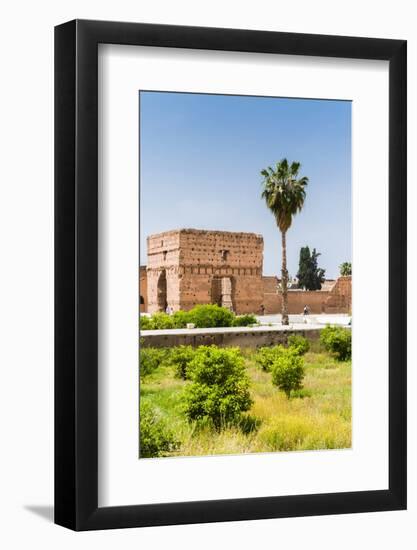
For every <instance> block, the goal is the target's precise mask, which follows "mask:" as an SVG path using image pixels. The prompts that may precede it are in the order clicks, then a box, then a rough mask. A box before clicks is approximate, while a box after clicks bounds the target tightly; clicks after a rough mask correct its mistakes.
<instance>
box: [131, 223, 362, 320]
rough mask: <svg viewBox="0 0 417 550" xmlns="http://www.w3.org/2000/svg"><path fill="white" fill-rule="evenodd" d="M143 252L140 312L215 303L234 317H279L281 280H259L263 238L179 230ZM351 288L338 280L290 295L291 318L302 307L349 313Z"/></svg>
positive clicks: (150, 240) (152, 242) (154, 238)
mask: <svg viewBox="0 0 417 550" xmlns="http://www.w3.org/2000/svg"><path fill="white" fill-rule="evenodd" d="M147 246H148V265H147V267H146V268H145V266H141V268H140V289H141V290H140V292H141V296H142V297H143V298H144V303H143V304H141V312H143V311H148V312H149V313H154V312H156V311H165V310H166V309H167V307H169V309H170V310H171V311H178V310H180V309H181V310H185V311H187V310H189V309H191V308H193V307H194V306H196V305H198V304H213V303H217V304H218V305H222V306H224V307H228V308H230V309H232V310H233V311H234V312H235V313H237V314H242V313H255V314H260V313H262V311H264V313H265V314H274V313H281V303H282V298H281V294H280V292H279V279H278V278H277V277H275V276H263V275H262V269H263V237H262V236H261V235H257V234H255V233H241V232H230V231H209V230H200V229H177V230H173V231H166V232H164V233H159V234H157V235H150V236H149V237H148V239H147ZM329 283H330V284H329ZM330 285H332V286H330ZM351 285H352V281H351V277H339V278H338V279H337V280H336V281H335V282H333V283H331V282H327V286H326V287H325V288H326V289H325V290H317V291H303V290H289V291H288V310H289V313H291V314H295V313H302V312H303V309H304V307H305V306H308V307H309V309H310V312H311V313H315V314H319V313H349V312H350V310H351V307H352V306H351V303H352V289H351Z"/></svg>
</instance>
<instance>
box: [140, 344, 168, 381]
mask: <svg viewBox="0 0 417 550" xmlns="http://www.w3.org/2000/svg"><path fill="white" fill-rule="evenodd" d="M167 355H168V352H167V350H166V349H164V348H144V347H141V348H140V349H139V374H140V378H144V377H145V376H148V375H149V374H152V373H153V372H154V371H155V370H156V369H157V368H158V367H159V366H160V365H161V364H162V363H164V362H165V361H166V359H167Z"/></svg>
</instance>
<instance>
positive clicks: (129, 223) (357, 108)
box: [55, 20, 406, 531]
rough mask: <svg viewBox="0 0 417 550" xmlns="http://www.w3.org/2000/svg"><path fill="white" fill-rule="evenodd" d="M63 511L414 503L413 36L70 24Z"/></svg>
mask: <svg viewBox="0 0 417 550" xmlns="http://www.w3.org/2000/svg"><path fill="white" fill-rule="evenodd" d="M55 197H56V200H55V267H56V272H55V281H56V283H55V293H56V295H55V303H56V312H55V313H56V315H55V522H56V523H57V524H59V525H62V526H65V527H68V528H70V529H74V530H77V531H78V530H93V529H108V528H124V527H140V526H156V525H169V524H180V523H199V522H215V521H236V520H249V519H262V518H279V517H290V516H307V515H323V514H340V513H354V512H371V511H386V510H402V509H405V508H406V42H405V41H404V40H386V39H377V38H356V37H340V36H320V35H306V34H288V33H280V32H265V31H248V30H237V29H216V28H195V27H179V26H164V25H150V24H142V23H116V22H105V21H79V20H76V21H70V22H68V23H65V24H63V25H60V26H58V27H56V29H55Z"/></svg>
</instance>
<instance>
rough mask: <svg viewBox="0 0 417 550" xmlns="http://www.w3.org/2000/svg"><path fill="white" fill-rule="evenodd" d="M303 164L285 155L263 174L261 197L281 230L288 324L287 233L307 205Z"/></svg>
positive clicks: (284, 318) (284, 314)
mask: <svg viewBox="0 0 417 550" xmlns="http://www.w3.org/2000/svg"><path fill="white" fill-rule="evenodd" d="M300 168H301V164H300V163H299V162H292V163H291V164H289V163H288V160H287V159H285V158H284V159H282V160H281V161H280V162H277V163H276V166H275V168H272V167H271V166H268V168H266V169H264V170H262V171H261V175H262V176H263V178H264V179H263V189H262V195H261V196H262V198H263V199H264V200H265V203H266V206H267V207H268V208H269V210H270V212H271V213H272V215H273V216H274V218H275V221H276V224H277V226H278V228H279V230H280V231H281V247H282V266H281V292H282V324H283V325H288V323H289V319H288V289H287V287H288V270H287V244H286V243H287V241H286V234H287V231H288V229H289V228H290V227H291V223H292V219H293V216H295V214H297V212H300V210H301V209H302V207H303V206H304V200H305V197H306V191H305V187H306V185H307V184H308V178H307V177H306V176H304V177H301V178H299V177H298V174H299V171H300Z"/></svg>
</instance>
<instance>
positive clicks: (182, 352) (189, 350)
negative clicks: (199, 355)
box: [168, 346, 195, 380]
mask: <svg viewBox="0 0 417 550" xmlns="http://www.w3.org/2000/svg"><path fill="white" fill-rule="evenodd" d="M194 355H195V348H193V347H192V346H177V347H174V348H172V349H171V353H170V355H169V359H168V363H169V364H170V365H173V366H174V367H175V376H178V378H182V379H183V380H186V379H187V378H188V376H187V369H188V365H189V364H190V363H191V361H192V360H193V359H194Z"/></svg>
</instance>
